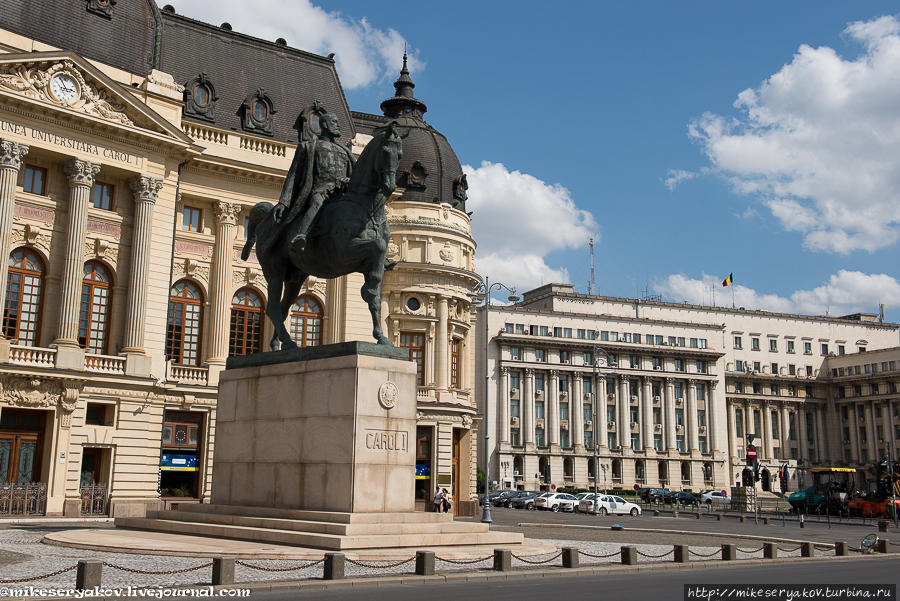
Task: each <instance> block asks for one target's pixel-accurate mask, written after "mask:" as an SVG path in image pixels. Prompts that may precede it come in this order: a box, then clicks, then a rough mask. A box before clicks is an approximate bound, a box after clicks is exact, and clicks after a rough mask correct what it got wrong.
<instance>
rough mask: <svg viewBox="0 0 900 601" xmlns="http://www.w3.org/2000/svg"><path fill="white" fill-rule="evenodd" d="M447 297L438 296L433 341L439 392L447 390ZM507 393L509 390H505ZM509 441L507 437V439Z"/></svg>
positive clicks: (448, 342) (448, 363)
mask: <svg viewBox="0 0 900 601" xmlns="http://www.w3.org/2000/svg"><path fill="white" fill-rule="evenodd" d="M447 315H448V314H447V297H446V296H443V295H441V296H438V305H437V317H438V323H437V340H436V341H435V346H436V350H437V352H436V353H435V363H436V367H437V370H436V371H437V373H436V375H437V382H436V384H437V388H438V390H439V391H445V390H447V382H448V380H449V379H448V377H447V372H448V366H449V365H450V361H449V351H450V341H449V340H448V338H447ZM507 391H509V388H507ZM506 421H507V427H508V424H509V420H506ZM507 440H509V437H507Z"/></svg>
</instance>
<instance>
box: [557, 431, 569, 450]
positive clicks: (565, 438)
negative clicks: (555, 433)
mask: <svg viewBox="0 0 900 601" xmlns="http://www.w3.org/2000/svg"><path fill="white" fill-rule="evenodd" d="M559 446H561V447H562V448H564V449H567V448H569V447H571V446H572V445H571V444H569V431H568V430H560V431H559Z"/></svg>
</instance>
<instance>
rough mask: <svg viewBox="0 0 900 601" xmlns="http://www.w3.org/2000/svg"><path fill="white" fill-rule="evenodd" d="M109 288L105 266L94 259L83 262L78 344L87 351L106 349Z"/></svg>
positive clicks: (102, 350)
mask: <svg viewBox="0 0 900 601" xmlns="http://www.w3.org/2000/svg"><path fill="white" fill-rule="evenodd" d="M109 289H110V277H109V272H108V271H107V270H106V268H105V267H104V266H103V265H101V264H100V263H97V262H96V261H89V262H87V263H85V264H84V279H83V280H82V282H81V310H80V311H79V313H78V344H79V345H81V347H82V348H83V349H85V351H86V352H88V353H94V354H102V353H103V352H104V350H105V349H106V333H107V329H108V328H107V322H108V321H109V305H110V291H109Z"/></svg>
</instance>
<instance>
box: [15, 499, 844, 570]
mask: <svg viewBox="0 0 900 601" xmlns="http://www.w3.org/2000/svg"><path fill="white" fill-rule="evenodd" d="M532 515H533V514H532ZM62 529H65V528H64V527H55V526H54V527H53V528H37V527H21V526H10V527H7V528H3V529H0V565H2V568H3V569H2V570H0V581H3V580H14V579H18V578H32V577H34V576H37V575H41V574H48V573H51V572H55V571H57V570H62V569H64V568H67V567H73V566H74V565H75V564H76V563H77V561H78V560H79V559H89V560H96V561H104V562H106V563H107V564H113V565H115V566H120V567H123V568H127V569H130V570H140V571H147V572H162V571H176V570H185V569H189V568H194V567H197V566H203V565H204V564H208V563H209V562H210V560H208V559H201V558H196V557H176V556H160V555H135V554H124V553H108V552H99V551H88V550H83V549H71V548H66V547H57V546H52V545H45V544H42V543H41V542H40V541H41V538H42V537H43V536H44V535H45V534H47V533H48V532H51V531H56V530H62ZM582 532H583V531H582ZM605 532H606V533H609V531H605ZM560 534H564V535H565V536H566V537H567V538H555V537H556V536H557V535H560ZM616 534H617V535H622V534H626V535H627V534H632V535H637V534H639V533H627V532H625V533H622V532H618V533H616ZM528 536H539V537H540V538H544V539H550V542H551V543H552V544H554V545H556V546H557V547H564V546H570V547H578V548H579V549H580V550H581V551H582V553H583V554H582V555H581V558H580V559H581V563H582V564H583V565H592V564H593V565H597V564H603V563H619V549H620V546H621V544H622V543H636V544H635V546H636V547H637V549H638V552H639V557H638V560H639V561H642V562H650V561H671V560H672V545H671V544H670V541H669V540H668V539H665V540H664V539H661V538H660V537H659V536H658V535H656V536H655V537H654V538H653V543H650V542H647V541H648V539H647V538H645V537H639V536H624V537H622V538H621V540H616V541H603V540H592V539H590V538H585V537H584V536H578V537H577V538H580V539H584V540H573V538H572V537H571V533H570V532H565V531H563V530H562V529H559V528H553V529H533V531H532V530H529V534H528ZM598 538H599V537H598ZM673 540H676V538H673ZM677 540H678V542H679V544H685V543H686V542H687V541H685V540H683V539H677ZM721 543H722V540H721V539H717V540H715V541H714V542H707V543H706V544H705V545H700V546H696V547H693V546H692V547H691V551H692V554H691V559H692V560H694V561H701V560H707V559H709V560H715V559H718V557H719V555H718V552H719V550H720V545H721ZM691 544H693V543H691ZM782 548H784V549H785V550H788V549H790V546H789V545H782ZM742 550H743V551H742ZM799 553H800V552H799V550H793V551H792V552H780V553H779V555H780V556H782V557H789V556H796V555H799ZM817 554H818V555H831V554H833V551H830V550H824V549H823V550H817ZM413 555H414V553H413V552H410V557H413ZM557 555H558V554H557V553H552V554H546V555H538V556H531V557H526V558H524V561H523V560H520V559H517V558H514V559H513V565H514V566H518V567H546V566H559V565H561V562H562V560H561V559H560V558H559V557H558V556H557ZM592 555H593V556H594V557H592ZM604 556H609V557H604ZM705 556H706V557H705ZM761 556H762V550H761V543H752V542H749V541H746V540H745V541H742V543H741V544H740V545H739V550H738V559H743V558H745V557H761ZM438 557H440V554H438ZM4 558H9V559H7V560H4ZM548 559H550V560H551V561H549V562H547V563H543V562H544V561H545V560H548ZM245 563H246V564H249V565H251V566H257V567H264V568H267V569H269V570H273V569H275V570H278V569H279V568H281V570H278V571H264V570H258V569H253V568H251V567H246V566H242V565H238V566H237V567H236V574H235V579H236V581H237V582H258V581H275V580H302V579H309V578H320V577H321V574H322V565H321V564H316V565H312V566H310V567H305V568H303V569H297V570H284V568H288V567H294V566H304V565H307V564H308V563H309V562H305V561H299V560H246V561H245ZM360 563H361V564H363V565H356V564H352V563H349V562H348V564H347V569H346V575H347V577H359V576H378V575H388V574H400V573H411V572H412V571H413V570H414V563H413V562H412V561H410V562H407V563H404V564H402V565H397V566H392V567H384V568H380V567H377V566H379V565H388V564H394V563H396V562H391V561H385V562H383V563H379V562H374V561H371V562H370V561H366V562H360ZM491 565H492V563H491V558H488V557H487V556H486V557H485V558H484V559H483V560H482V561H478V562H473V563H459V562H449V561H442V560H440V559H439V560H438V561H437V562H436V569H437V570H438V571H450V570H470V571H473V570H480V569H490V567H491ZM210 576H211V568H210V567H203V568H201V569H196V570H191V571H186V572H181V573H169V574H141V573H136V572H130V571H126V570H122V569H119V568H116V567H112V565H104V568H103V580H102V581H103V585H104V586H126V585H131V586H150V587H156V586H174V585H194V584H208V583H209V580H210ZM74 582H75V571H74V569H72V570H70V571H66V572H65V573H62V574H59V575H56V576H53V577H50V578H46V579H42V580H40V581H36V582H34V583H33V584H35V585H40V586H48V585H64V586H72V585H73V584H74ZM24 585H25V583H22V584H19V585H18V586H24ZM9 586H13V587H15V586H17V585H16V584H10V585H9Z"/></svg>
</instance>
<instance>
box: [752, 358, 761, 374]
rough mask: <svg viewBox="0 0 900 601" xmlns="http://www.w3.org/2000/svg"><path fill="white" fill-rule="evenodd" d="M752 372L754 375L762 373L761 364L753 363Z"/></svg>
mask: <svg viewBox="0 0 900 601" xmlns="http://www.w3.org/2000/svg"><path fill="white" fill-rule="evenodd" d="M753 371H755V372H756V373H759V372H761V371H762V364H761V363H760V362H759V361H754V362H753Z"/></svg>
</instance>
